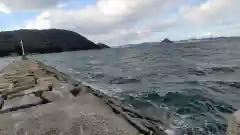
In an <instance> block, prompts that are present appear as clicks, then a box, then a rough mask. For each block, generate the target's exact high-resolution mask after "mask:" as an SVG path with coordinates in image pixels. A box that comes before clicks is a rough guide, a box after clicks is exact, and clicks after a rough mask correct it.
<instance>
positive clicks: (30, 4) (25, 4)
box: [0, 0, 66, 13]
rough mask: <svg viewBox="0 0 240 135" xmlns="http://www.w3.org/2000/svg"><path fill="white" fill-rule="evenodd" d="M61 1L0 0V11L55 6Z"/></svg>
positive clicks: (28, 9)
mask: <svg viewBox="0 0 240 135" xmlns="http://www.w3.org/2000/svg"><path fill="white" fill-rule="evenodd" d="M61 1H63V0H0V12H4V13H9V12H10V11H30V10H42V9H48V8H52V7H57V6H58V5H59V4H60V2H61ZM64 2H66V0H65V1H64ZM6 11H7V12H6Z"/></svg>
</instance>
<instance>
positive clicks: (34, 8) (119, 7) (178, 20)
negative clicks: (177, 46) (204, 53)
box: [0, 0, 240, 46]
mask: <svg viewBox="0 0 240 135" xmlns="http://www.w3.org/2000/svg"><path fill="white" fill-rule="evenodd" d="M238 14H240V0H0V20H1V21H0V30H15V29H48V28H62V29H68V30H73V31H75V32H78V33H80V34H82V35H83V36H85V37H87V38H89V39H90V40H92V41H94V42H103V43H106V44H109V45H111V46H119V45H123V44H133V43H141V42H146V41H161V40H162V39H164V38H165V37H167V38H169V39H172V40H180V39H187V38H192V37H208V36H240V17H239V15H238Z"/></svg>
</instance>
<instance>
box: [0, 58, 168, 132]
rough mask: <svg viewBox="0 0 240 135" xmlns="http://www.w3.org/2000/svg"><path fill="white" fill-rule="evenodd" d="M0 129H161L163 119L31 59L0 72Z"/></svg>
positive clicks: (109, 130)
mask: <svg viewBox="0 0 240 135" xmlns="http://www.w3.org/2000/svg"><path fill="white" fill-rule="evenodd" d="M0 95H1V97H0V135H15V134H16V135H139V134H146V135H150V134H153V135H164V134H166V133H165V130H166V127H163V126H162V121H161V120H159V119H158V118H152V117H149V116H144V115H142V114H139V113H138V112H137V111H135V110H133V109H131V108H126V107H124V106H122V105H121V103H120V102H118V101H117V100H115V99H113V98H111V97H108V96H106V95H104V94H102V93H101V92H99V91H97V90H94V89H92V88H91V87H89V86H86V85H84V84H81V82H78V81H75V80H73V79H71V78H70V77H69V76H67V75H65V74H64V73H61V72H59V71H57V70H56V69H55V68H53V67H50V66H48V65H45V64H44V63H42V62H39V61H35V60H19V61H14V62H12V63H10V64H9V65H7V66H6V67H5V68H3V69H2V70H1V72H0Z"/></svg>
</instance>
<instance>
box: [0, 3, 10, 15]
mask: <svg viewBox="0 0 240 135" xmlns="http://www.w3.org/2000/svg"><path fill="white" fill-rule="evenodd" d="M1 12H3V13H6V14H10V13H11V11H10V9H8V7H6V6H5V5H4V4H2V3H0V13H1Z"/></svg>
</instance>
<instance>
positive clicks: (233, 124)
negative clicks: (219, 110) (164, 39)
mask: <svg viewBox="0 0 240 135" xmlns="http://www.w3.org/2000/svg"><path fill="white" fill-rule="evenodd" d="M227 135H240V110H238V111H237V112H235V113H234V114H233V116H231V117H230V118H229V120H228V129H227Z"/></svg>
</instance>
